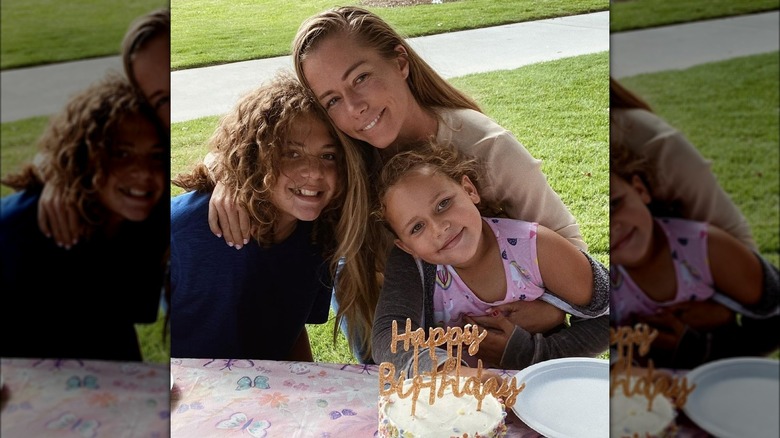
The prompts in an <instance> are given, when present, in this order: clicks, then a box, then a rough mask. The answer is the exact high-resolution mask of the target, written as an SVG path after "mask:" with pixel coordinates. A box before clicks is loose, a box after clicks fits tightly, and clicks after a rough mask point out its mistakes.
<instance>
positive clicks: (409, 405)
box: [377, 319, 525, 438]
mask: <svg viewBox="0 0 780 438" xmlns="http://www.w3.org/2000/svg"><path fill="white" fill-rule="evenodd" d="M392 334H393V337H392V341H391V344H390V351H391V352H392V353H396V351H397V346H398V345H399V344H401V345H403V348H404V350H407V351H408V349H409V348H411V349H412V350H413V352H414V355H413V356H412V357H413V363H412V368H411V372H410V375H409V376H408V378H404V374H405V373H403V372H401V373H400V375H399V373H398V372H396V368H395V366H394V365H393V363H391V362H382V363H381V364H379V432H378V434H377V435H378V436H379V438H440V437H454V438H499V437H503V436H504V435H505V434H506V431H507V428H506V424H505V418H506V408H507V407H510V408H511V407H512V406H513V405H514V404H515V402H516V401H517V395H518V394H519V393H520V392H521V391H522V390H523V389H524V388H525V383H523V384H520V385H518V384H517V378H516V377H512V378H499V377H498V376H491V374H492V373H483V372H482V361H481V360H478V361H477V367H476V369H475V370H471V371H469V372H468V373H464V374H461V364H462V353H463V351H464V350H465V348H463V349H462V348H460V346H468V349H467V351H468V355H469V356H472V357H473V356H474V355H475V354H476V353H477V351H478V350H479V343H480V342H481V341H482V340H483V339H484V338H485V336H486V335H487V331H485V330H480V329H479V327H478V326H476V325H473V326H472V325H468V324H467V325H466V326H464V327H462V328H461V327H448V328H447V329H446V331H445V329H443V328H441V327H437V328H429V331H428V333H427V336H426V333H425V331H424V330H423V329H422V328H418V329H417V330H412V324H411V321H410V320H409V319H407V320H406V330H405V331H404V332H403V333H400V332H399V331H398V324H397V322H396V321H393V323H392ZM445 345H446V347H445ZM421 347H426V348H428V351H429V353H430V354H431V359H432V360H433V359H434V358H435V357H434V349H435V348H437V347H442V348H444V349H445V350H446V351H447V359H446V360H445V361H444V362H443V363H442V364H441V365H439V366H435V367H433V368H432V369H430V370H420V369H419V356H418V355H419V352H420V348H421ZM454 350H457V353H456V355H455V356H453V351H454ZM467 375H468V377H467Z"/></svg>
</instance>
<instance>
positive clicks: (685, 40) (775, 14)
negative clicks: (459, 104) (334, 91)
mask: <svg viewBox="0 0 780 438" xmlns="http://www.w3.org/2000/svg"><path fill="white" fill-rule="evenodd" d="M779 23H780V12H779V11H772V12H768V13H762V14H754V15H747V16H740V17H734V18H727V19H718V20H709V21H703V22H695V23H690V24H684V25H674V26H664V27H659V28H653V29H646V30H638V31H629V32H620V33H616V34H613V35H611V37H610V35H609V13H608V12H597V13H593V14H584V15H577V16H571V17H561V18H554V19H549V20H541V21H534V22H528V23H517V24H511V25H504V26H496V27H489V28H484V29H476V30H469V31H462V32H452V33H447V34H441V35H433V36H428V37H420V38H412V39H410V44H411V45H412V47H414V49H415V50H417V51H418V52H419V54H420V55H421V56H423V57H424V58H425V59H426V60H427V61H428V62H429V63H430V64H431V65H432V66H433V67H434V68H435V69H436V70H437V71H439V72H440V73H441V74H442V76H444V77H446V78H451V77H456V76H463V75H466V74H471V73H481V72H485V71H493V70H504V69H515V68H518V67H522V66H524V65H528V64H533V63H537V62H543V61H550V60H555V59H559V58H564V57H569V56H578V55H583V54H587V53H597V52H602V51H606V50H609V51H610V58H611V71H612V75H613V76H615V77H618V78H622V77H626V76H633V75H636V74H640V73H652V72H657V71H664V70H674V69H685V68H688V67H692V66H694V65H699V64H703V63H708V62H714V61H720V60H725V59H730V58H734V57H740V56H747V55H754V54H759V53H766V52H773V51H778V50H779V45H780V44H779V43H778V41H779V40H780V32H778V28H780V26H779ZM279 68H290V69H291V68H292V65H291V62H290V58H289V56H284V57H278V58H271V59H262V60H255V61H245V62H237V63H232V64H225V65H219V66H214V67H205V68H198V69H190V70H181V71H176V72H172V73H171V120H172V121H173V122H174V123H175V122H181V121H185V120H191V119H194V118H199V117H204V116H209V115H218V114H224V113H225V112H227V111H228V110H229V109H230V108H231V107H232V105H233V104H234V103H235V101H236V100H237V99H238V98H239V97H240V96H241V95H242V94H243V93H245V92H247V91H248V90H250V89H252V88H253V87H255V86H257V85H259V84H260V83H262V82H263V81H264V80H266V79H268V78H270V77H271V76H272V75H273V74H274V73H275V72H276V71H277V70H278V69H279ZM108 69H111V70H116V71H122V66H121V62H120V60H119V58H118V57H110V58H100V59H93V60H87V61H80V62H73V63H63V64H55V65H50V66H43V67H34V68H27V69H17V70H8V71H3V72H2V73H0V77H1V79H2V81H1V83H0V86H2V93H1V96H0V97H2V106H1V107H0V119H1V121H2V122H7V121H13V120H19V119H23V118H27V117H33V116H37V115H47V114H52V113H54V112H56V111H58V110H59V109H61V108H62V106H63V105H64V104H65V102H66V101H67V99H68V97H69V96H70V95H71V94H72V93H74V92H76V91H78V90H81V89H83V88H84V87H86V85H87V84H89V83H91V82H92V81H94V80H96V79H98V78H99V77H101V76H102V75H103V74H104V73H105V71H106V70H108Z"/></svg>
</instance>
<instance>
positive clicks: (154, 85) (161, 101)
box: [132, 35, 171, 128]
mask: <svg viewBox="0 0 780 438" xmlns="http://www.w3.org/2000/svg"><path fill="white" fill-rule="evenodd" d="M170 65H171V45H170V39H169V38H167V37H166V36H164V35H160V36H157V37H155V38H154V39H152V40H151V41H148V42H147V43H146V44H145V45H144V46H143V47H141V49H140V50H138V51H137V52H136V53H135V54H134V55H133V63H132V66H133V74H134V75H135V79H136V81H137V82H138V87H139V88H140V89H141V93H143V95H144V97H145V98H146V100H147V102H149V105H151V106H152V108H154V111H155V112H156V113H157V117H158V118H159V119H160V122H161V123H163V126H165V127H166V128H170V127H171V81H170V75H171V69H170Z"/></svg>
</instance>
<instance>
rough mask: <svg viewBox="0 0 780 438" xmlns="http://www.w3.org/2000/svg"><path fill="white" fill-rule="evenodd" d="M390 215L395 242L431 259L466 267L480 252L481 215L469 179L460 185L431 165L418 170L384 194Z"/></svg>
mask: <svg viewBox="0 0 780 438" xmlns="http://www.w3.org/2000/svg"><path fill="white" fill-rule="evenodd" d="M384 202H385V207H386V214H385V216H386V219H387V222H388V224H389V225H390V227H391V228H392V229H393V231H395V233H396V235H397V236H398V239H397V240H396V245H398V247H399V248H401V249H402V250H404V251H406V252H408V253H409V254H411V255H413V256H415V257H419V258H421V259H423V260H425V261H426V262H428V263H433V264H442V265H454V266H456V267H461V266H467V265H468V263H469V262H470V261H471V260H472V259H473V257H474V256H475V255H476V254H477V250H478V249H479V245H480V239H481V235H482V217H481V215H480V213H479V210H478V209H477V206H476V204H477V203H478V202H479V195H478V194H477V190H476V188H475V187H474V185H473V184H472V183H471V180H469V178H468V177H466V176H464V177H463V180H462V181H461V182H460V183H457V182H455V181H453V180H452V179H451V178H449V177H447V176H445V175H442V174H441V173H434V172H432V171H431V170H430V169H426V168H423V169H419V170H413V171H411V172H409V173H407V174H406V175H404V176H403V177H401V179H399V180H398V182H397V183H396V184H395V185H393V186H392V187H390V189H389V190H388V191H387V193H386V195H385V199H384Z"/></svg>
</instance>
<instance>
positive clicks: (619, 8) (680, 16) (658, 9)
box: [609, 0, 780, 32]
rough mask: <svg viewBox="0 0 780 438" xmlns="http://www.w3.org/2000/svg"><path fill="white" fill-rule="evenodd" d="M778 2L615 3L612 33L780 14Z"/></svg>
mask: <svg viewBox="0 0 780 438" xmlns="http://www.w3.org/2000/svg"><path fill="white" fill-rule="evenodd" d="M778 7H780V3H778V2H777V0H745V1H733V0H706V1H704V0H614V1H613V2H612V4H611V5H610V8H609V14H610V30H611V31H612V32H620V31H625V30H636V29H644V28H648V27H657V26H666V25H670V24H678V23H688V22H691V21H699V20H710V19H714V18H723V17H733V16H736V15H744V14H755V13H758V12H766V11H773V10H777V9H778Z"/></svg>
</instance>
